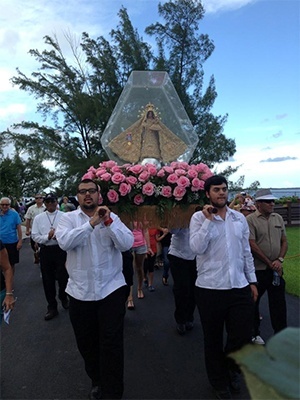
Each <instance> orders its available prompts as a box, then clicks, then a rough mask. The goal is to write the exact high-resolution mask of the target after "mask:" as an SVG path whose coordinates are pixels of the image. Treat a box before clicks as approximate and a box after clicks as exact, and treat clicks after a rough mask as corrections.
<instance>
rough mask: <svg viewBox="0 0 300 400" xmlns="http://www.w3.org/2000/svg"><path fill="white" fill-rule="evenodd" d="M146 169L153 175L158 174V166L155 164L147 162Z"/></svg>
mask: <svg viewBox="0 0 300 400" xmlns="http://www.w3.org/2000/svg"><path fill="white" fill-rule="evenodd" d="M146 169H147V171H148V172H149V174H150V175H151V176H155V175H156V174H157V169H156V166H155V165H153V164H147V165H146Z"/></svg>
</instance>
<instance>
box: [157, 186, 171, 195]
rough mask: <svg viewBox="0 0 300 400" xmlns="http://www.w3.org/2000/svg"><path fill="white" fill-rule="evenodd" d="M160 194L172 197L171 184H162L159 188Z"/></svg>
mask: <svg viewBox="0 0 300 400" xmlns="http://www.w3.org/2000/svg"><path fill="white" fill-rule="evenodd" d="M160 194H161V195H162V196H163V197H172V188H171V186H163V187H162V189H161V192H160Z"/></svg>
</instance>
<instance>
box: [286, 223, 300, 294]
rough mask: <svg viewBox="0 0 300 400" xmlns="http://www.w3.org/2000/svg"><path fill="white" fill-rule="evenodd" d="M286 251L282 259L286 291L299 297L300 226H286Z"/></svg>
mask: <svg viewBox="0 0 300 400" xmlns="http://www.w3.org/2000/svg"><path fill="white" fill-rule="evenodd" d="M286 233H287V239H288V245H289V248H288V252H287V254H286V256H285V260H284V279H285V281H286V291H287V293H289V294H293V295H295V296H298V297H300V228H299V227H288V228H286Z"/></svg>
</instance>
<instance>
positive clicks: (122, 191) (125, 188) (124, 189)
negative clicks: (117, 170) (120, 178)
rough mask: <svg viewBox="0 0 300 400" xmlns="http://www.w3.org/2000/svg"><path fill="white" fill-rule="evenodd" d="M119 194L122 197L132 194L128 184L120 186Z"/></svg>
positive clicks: (123, 183)
mask: <svg viewBox="0 0 300 400" xmlns="http://www.w3.org/2000/svg"><path fill="white" fill-rule="evenodd" d="M119 192H120V195H121V196H123V197H124V196H126V195H127V194H128V193H130V192H131V186H130V185H128V183H125V182H122V183H121V185H120V186H119Z"/></svg>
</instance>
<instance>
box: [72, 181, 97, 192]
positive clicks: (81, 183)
mask: <svg viewBox="0 0 300 400" xmlns="http://www.w3.org/2000/svg"><path fill="white" fill-rule="evenodd" d="M82 183H93V184H94V185H95V187H96V189H97V191H98V192H99V186H98V185H97V183H96V182H95V181H93V179H89V178H87V179H82V181H81V182H79V183H78V186H77V192H78V190H79V185H81V184H82Z"/></svg>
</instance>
